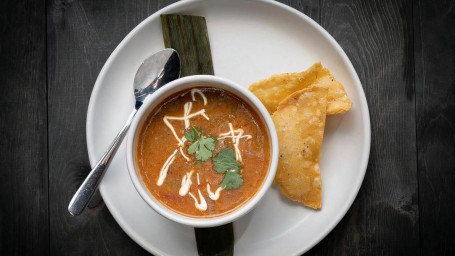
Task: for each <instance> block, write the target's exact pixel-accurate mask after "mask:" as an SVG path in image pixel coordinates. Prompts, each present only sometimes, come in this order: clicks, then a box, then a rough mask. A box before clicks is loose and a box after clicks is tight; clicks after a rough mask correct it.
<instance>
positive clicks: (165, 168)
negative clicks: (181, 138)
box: [156, 149, 177, 186]
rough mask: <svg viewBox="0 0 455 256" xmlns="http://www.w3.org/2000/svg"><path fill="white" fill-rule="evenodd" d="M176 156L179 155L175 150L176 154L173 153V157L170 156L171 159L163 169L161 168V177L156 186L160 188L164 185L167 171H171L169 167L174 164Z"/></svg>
mask: <svg viewBox="0 0 455 256" xmlns="http://www.w3.org/2000/svg"><path fill="white" fill-rule="evenodd" d="M175 154H177V149H176V150H174V153H172V155H170V156H169V158H168V159H167V160H166V162H165V163H164V164H163V167H161V171H160V177H159V178H158V181H157V182H156V185H158V186H161V185H163V182H164V179H166V175H167V171H168V170H169V166H171V164H172V162H174V160H175Z"/></svg>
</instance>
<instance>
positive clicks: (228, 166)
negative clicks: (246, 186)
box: [213, 148, 242, 173]
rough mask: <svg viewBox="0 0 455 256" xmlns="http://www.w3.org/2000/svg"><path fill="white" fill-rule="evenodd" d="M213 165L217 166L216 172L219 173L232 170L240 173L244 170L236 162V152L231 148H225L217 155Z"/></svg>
mask: <svg viewBox="0 0 455 256" xmlns="http://www.w3.org/2000/svg"><path fill="white" fill-rule="evenodd" d="M213 164H214V166H215V171H217V172H218V173H225V172H226V171H230V170H235V171H240V169H241V168H242V165H241V164H240V163H239V162H237V160H235V153H234V150H232V149H230V148H223V149H222V150H221V151H220V152H219V153H218V154H216V156H215V157H214V158H213Z"/></svg>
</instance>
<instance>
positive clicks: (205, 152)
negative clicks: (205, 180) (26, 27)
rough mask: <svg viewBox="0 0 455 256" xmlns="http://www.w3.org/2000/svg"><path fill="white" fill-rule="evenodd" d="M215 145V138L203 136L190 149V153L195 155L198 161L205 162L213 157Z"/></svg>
mask: <svg viewBox="0 0 455 256" xmlns="http://www.w3.org/2000/svg"><path fill="white" fill-rule="evenodd" d="M215 144H216V140H215V139H214V138H212V137H205V136H204V135H202V136H200V137H199V138H198V139H197V140H196V141H195V142H193V144H191V145H190V146H189V147H188V153H189V154H192V155H193V154H195V155H196V160H198V161H201V162H205V161H207V160H209V159H210V158H211V157H212V151H213V150H214V149H215Z"/></svg>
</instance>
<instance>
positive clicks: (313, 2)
mask: <svg viewBox="0 0 455 256" xmlns="http://www.w3.org/2000/svg"><path fill="white" fill-rule="evenodd" d="M276 1H277V2H281V3H283V4H285V5H288V6H290V7H292V8H294V9H296V10H298V11H300V12H302V13H303V14H305V15H306V16H308V17H310V18H312V19H313V20H314V21H316V22H317V23H320V22H321V13H320V8H319V3H320V1H319V0H298V1H296V0H276Z"/></svg>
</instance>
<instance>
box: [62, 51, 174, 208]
mask: <svg viewBox="0 0 455 256" xmlns="http://www.w3.org/2000/svg"><path fill="white" fill-rule="evenodd" d="M179 77H180V58H179V55H178V53H177V52H176V51H175V50H174V49H170V48H168V49H164V50H161V51H159V52H157V53H155V54H153V55H151V56H150V57H148V58H147V59H145V60H144V62H143V63H142V64H141V66H140V67H139V69H138V71H137V72H136V75H135V77H134V96H135V98H136V104H135V106H134V108H133V110H132V112H131V114H130V115H129V117H128V119H127V120H126V123H125V125H124V126H123V127H122V129H121V130H120V132H119V133H118V134H117V136H116V137H115V139H114V141H113V142H112V143H111V145H110V146H109V148H108V150H107V151H106V152H105V153H104V154H103V156H102V157H101V159H100V160H99V161H98V163H97V164H96V165H95V167H93V169H92V170H91V171H90V173H89V174H88V176H87V178H86V179H85V180H84V182H83V183H82V185H81V186H80V187H79V189H78V190H77V191H76V193H75V194H74V196H73V198H72V199H71V202H70V203H69V206H68V211H69V213H70V214H71V215H73V216H77V215H79V214H81V213H82V211H83V210H84V209H85V207H86V206H87V204H88V202H89V201H90V199H91V198H92V196H93V194H94V193H95V191H96V189H97V188H98V185H99V184H100V182H101V179H102V178H103V176H104V174H105V172H106V170H107V168H108V167H109V164H110V163H111V160H112V158H113V156H114V155H115V153H116V152H117V149H118V148H119V146H120V144H121V142H122V140H123V138H124V137H125V135H126V133H127V132H128V129H129V127H130V125H131V122H132V121H133V119H134V117H135V115H136V113H137V110H138V109H139V108H140V107H141V106H142V103H143V102H144V100H145V99H146V98H147V97H148V96H150V95H151V94H152V93H154V92H155V91H156V90H158V89H159V88H160V87H162V86H163V85H165V84H167V83H168V82H170V81H173V80H175V79H177V78H179Z"/></svg>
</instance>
